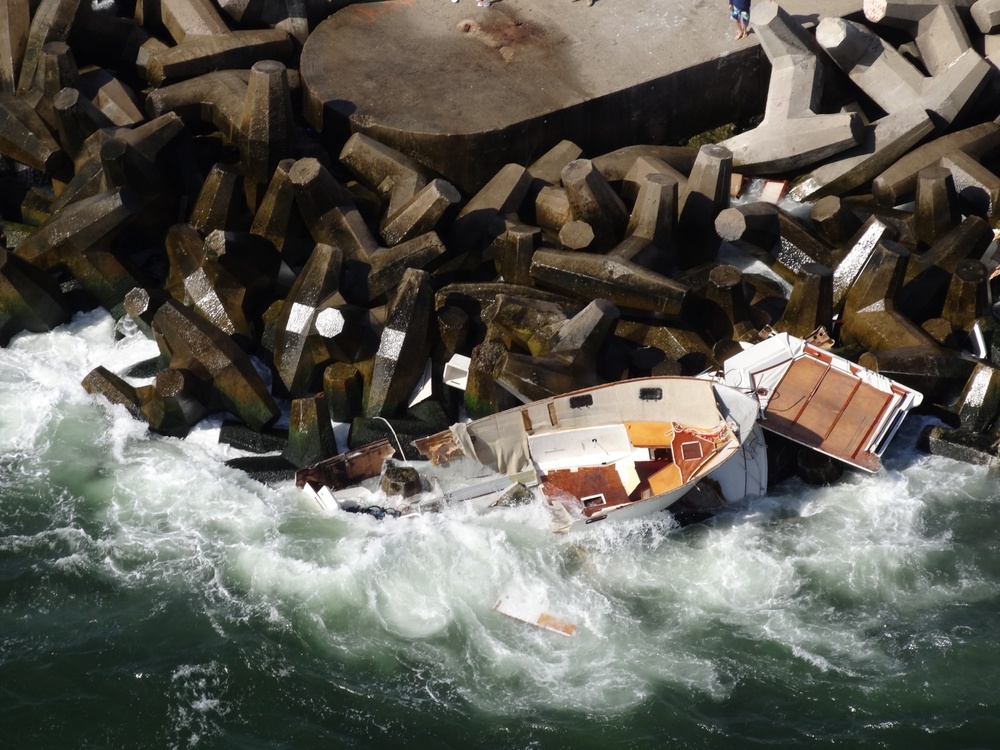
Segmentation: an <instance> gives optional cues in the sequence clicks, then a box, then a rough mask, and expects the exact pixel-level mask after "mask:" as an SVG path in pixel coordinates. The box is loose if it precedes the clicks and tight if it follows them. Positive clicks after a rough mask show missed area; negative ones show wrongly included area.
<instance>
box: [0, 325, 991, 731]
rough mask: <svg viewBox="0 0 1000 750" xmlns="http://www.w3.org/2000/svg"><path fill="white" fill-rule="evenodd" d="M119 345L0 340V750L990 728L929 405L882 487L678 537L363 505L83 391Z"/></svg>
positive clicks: (959, 547) (959, 508)
mask: <svg viewBox="0 0 1000 750" xmlns="http://www.w3.org/2000/svg"><path fill="white" fill-rule="evenodd" d="M120 336H121V333H120V332H119V334H118V335H117V336H116V331H115V325H114V322H113V321H112V319H111V318H110V317H109V316H107V315H106V314H104V313H99V312H95V313H88V314H83V315H78V316H77V317H76V318H75V319H74V320H73V322H72V323H71V324H69V325H67V326H64V327H62V328H60V329H58V330H56V331H54V332H52V333H48V334H42V335H24V336H18V337H16V338H15V339H14V340H13V341H12V342H11V343H10V345H9V346H8V347H7V348H5V349H3V350H0V747H5V748H6V747H10V748H195V747H202V748H215V747H220V748H223V747H224V748H230V747H239V748H279V747H287V748H335V747H356V748H367V747H427V748H449V747H455V748H467V747H488V748H549V747H551V748H568V747H580V748H607V747H623V748H626V747H627V748H631V747H655V746H660V745H666V744H669V745H670V746H672V747H679V748H714V747H720V748H721V747H740V748H744V747H748V746H760V745H771V746H793V745H794V746H802V747H814V746H833V747H890V748H896V747H898V748H913V747H962V748H972V747H983V748H986V747H997V746H998V745H1000V740H998V739H997V738H998V737H1000V718H998V716H1000V713H998V711H997V706H998V705H1000V607H998V603H1000V510H998V505H997V497H998V494H1000V482H998V480H997V478H996V476H994V475H992V474H990V473H988V472H987V471H986V470H985V469H983V468H981V467H974V466H968V465H964V464H960V463H955V462H952V461H949V460H946V459H942V458H937V457H929V456H925V455H922V454H920V453H918V452H917V451H916V450H915V448H914V445H915V439H916V435H917V433H918V432H919V429H920V427H921V423H920V421H919V420H917V419H914V418H910V420H909V421H908V422H907V423H906V425H905V426H904V429H903V431H902V432H901V433H900V435H899V436H898V437H897V439H896V441H895V443H894V444H893V446H892V447H891V449H890V451H889V453H888V455H887V456H886V460H885V463H886V468H885V470H884V471H882V472H881V473H879V474H876V475H867V474H861V473H848V474H846V475H845V476H844V478H843V479H842V481H840V482H838V483H837V484H836V485H835V486H832V487H823V488H817V487H808V486H805V485H803V484H801V483H800V482H797V481H790V482H788V483H786V484H784V485H783V486H781V487H780V488H779V489H778V490H777V491H776V492H774V493H772V494H771V495H770V496H768V497H767V498H765V499H763V500H760V501H756V502H754V504H753V505H750V506H747V507H740V508H736V509H734V510H732V511H731V512H727V513H725V514H723V515H722V516H720V517H718V518H716V519H715V520H713V521H712V522H710V523H707V524H702V525H697V526H692V527H688V528H684V529H679V528H676V527H675V526H674V525H673V524H672V523H671V522H670V520H669V518H668V517H666V516H662V517H647V518H646V519H643V520H640V521H637V522H633V523H628V524H620V525H606V526H601V527H598V528H596V529H594V530H593V532H591V533H586V534H578V535H564V536H556V535H552V534H550V533H548V532H547V531H544V530H543V529H544V527H545V519H544V518H540V517H537V514H538V513H540V512H543V511H541V510H540V509H538V508H533V507H524V508H511V509H502V510H500V511H497V512H494V513H487V514H478V513H475V512H472V511H471V510H470V509H467V508H461V507H457V508H451V509H448V510H446V511H445V512H443V513H441V514H439V515H434V516H421V517H419V518H414V519H400V520H391V519H389V520H386V521H378V520H376V519H374V518H372V517H370V516H366V515H353V514H347V513H341V512H335V511H334V512H331V511H323V510H321V509H320V508H318V507H317V506H316V505H314V504H313V503H312V501H310V500H309V499H308V498H307V497H306V496H305V495H304V494H303V493H300V492H299V491H297V490H296V489H295V488H294V486H293V485H292V483H291V482H289V483H287V484H282V485H278V486H265V485H262V484H258V483H256V482H255V481H253V480H251V479H250V478H248V477H247V476H246V475H244V474H242V473H241V472H239V471H236V470H234V469H230V468H228V467H226V466H225V465H224V461H225V460H226V459H227V458H230V457H232V456H233V455H236V454H235V452H234V451H233V449H232V448H229V447H227V446H224V445H220V444H218V442H217V431H216V430H214V429H213V424H212V423H211V422H209V423H207V424H206V425H205V426H204V427H201V428H200V429H198V430H196V431H195V432H194V433H193V434H192V435H191V436H190V437H188V438H187V439H185V440H177V439H173V438H164V437H158V436H154V435H152V434H150V433H149V432H148V431H147V429H146V428H145V426H144V424H143V423H141V422H139V421H136V420H135V419H133V418H132V417H131V416H129V415H128V413H127V412H126V411H125V410H124V409H123V408H122V407H120V406H113V405H111V404H110V403H108V402H107V401H105V400H102V399H101V398H97V397H92V396H90V395H88V394H87V393H86V392H85V391H84V389H83V388H82V386H81V385H80V383H81V380H82V379H83V378H84V376H85V375H86V374H87V373H88V372H89V371H90V370H91V369H93V368H94V367H96V366H98V365H104V366H105V367H107V368H109V369H111V370H112V371H122V370H124V368H126V367H127V366H128V365H129V364H130V363H132V362H136V361H140V360H142V359H145V358H148V357H150V356H153V355H155V353H156V349H155V346H153V344H152V343H151V342H149V341H147V340H146V339H144V338H142V336H141V335H140V334H137V333H135V332H131V333H127V334H126V335H125V336H124V338H121V337H120ZM504 595H508V596H514V597H517V598H519V600H522V601H525V602H530V603H532V604H533V605H534V606H537V607H539V608H541V609H542V610H544V611H545V612H547V613H549V614H551V615H552V616H553V617H556V618H558V619H560V620H562V621H565V622H567V623H571V624H572V625H574V626H575V628H576V629H575V632H574V633H573V635H572V636H568V637H567V636H565V635H562V634H559V633H554V632H551V631H547V630H542V629H539V628H535V627H531V626H529V625H526V624H524V623H522V622H519V621H517V620H514V619H511V618H508V617H505V616H504V615H502V614H500V613H499V612H497V611H496V610H494V604H495V603H496V601H497V600H498V598H500V597H501V596H504Z"/></svg>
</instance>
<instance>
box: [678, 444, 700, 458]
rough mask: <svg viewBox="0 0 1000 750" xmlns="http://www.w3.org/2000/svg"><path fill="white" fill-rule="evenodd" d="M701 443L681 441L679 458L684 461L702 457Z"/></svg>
mask: <svg viewBox="0 0 1000 750" xmlns="http://www.w3.org/2000/svg"><path fill="white" fill-rule="evenodd" d="M702 455H703V454H702V452H701V443H698V442H695V441H692V442H690V443H681V458H683V459H684V460H685V461H696V460H697V459H699V458H701V457H702Z"/></svg>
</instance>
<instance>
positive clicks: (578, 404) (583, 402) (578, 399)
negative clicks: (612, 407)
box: [569, 393, 594, 409]
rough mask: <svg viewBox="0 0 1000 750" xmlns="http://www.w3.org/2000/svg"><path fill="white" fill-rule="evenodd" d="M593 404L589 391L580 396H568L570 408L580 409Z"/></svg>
mask: <svg viewBox="0 0 1000 750" xmlns="http://www.w3.org/2000/svg"><path fill="white" fill-rule="evenodd" d="M593 405H594V397H593V396H592V395H590V394H589V393H585V394H583V395H582V396H570V397H569V408H570V409H582V408H583V407H585V406H593Z"/></svg>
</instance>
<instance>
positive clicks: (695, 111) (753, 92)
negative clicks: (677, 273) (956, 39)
mask: <svg viewBox="0 0 1000 750" xmlns="http://www.w3.org/2000/svg"><path fill="white" fill-rule="evenodd" d="M799 4H801V5H803V6H805V5H807V4H806V3H804V2H802V0H799ZM792 5H793V6H794V5H795V3H792ZM833 5H835V6H837V7H838V9H842V8H844V7H845V4H844V3H842V2H841V3H834V4H833ZM855 5H856V6H857V7H858V9H860V2H854V3H851V6H855ZM792 12H795V11H794V10H793V11H792ZM814 17H816V16H814ZM733 34H734V27H733V25H732V23H731V21H730V19H729V17H728V13H727V10H726V5H725V4H724V3H722V4H720V3H719V2H717V0H716V1H710V0H696V1H695V2H692V3H649V2H646V0H597V2H596V3H595V4H594V5H593V6H587V4H586V3H571V2H569V0H500V1H499V2H494V3H493V4H492V5H490V6H489V7H477V5H476V3H475V2H474V1H473V0H460V2H457V3H451V2H444V1H443V0H386V1H384V2H377V3H362V4H356V5H351V6H349V7H347V8H344V9H343V10H341V11H339V12H337V13H335V14H334V15H333V16H331V17H330V18H328V19H327V20H326V21H324V22H322V23H321V24H319V25H318V26H317V28H316V29H315V30H314V31H313V33H312V34H311V35H310V37H309V40H308V41H307V42H306V44H305V47H304V48H303V51H302V56H301V63H300V72H301V75H302V81H303V84H304V90H305V111H306V117H307V119H308V120H309V121H310V123H311V124H312V126H313V127H315V128H316V129H317V130H320V131H322V132H323V134H324V136H326V137H327V138H328V139H329V140H330V141H332V142H336V141H337V140H338V139H344V138H346V136H347V135H349V134H350V132H355V131H361V132H364V133H366V134H368V135H370V136H372V137H373V138H376V139H377V140H379V141H381V142H382V143H385V144H387V145H389V146H391V147H393V148H396V149H398V150H400V151H403V152H404V153H407V154H408V155H410V156H413V157H414V158H416V159H417V160H418V161H420V162H421V163H423V164H425V165H426V166H428V167H430V168H432V169H434V170H435V171H437V172H438V173H440V174H441V175H442V176H444V177H445V178H446V179H448V180H449V181H451V182H453V183H454V184H455V185H456V186H458V187H459V188H460V189H462V190H463V191H466V192H472V191H474V190H476V189H478V188H479V187H481V186H482V185H483V184H484V183H485V182H486V181H487V180H488V179H489V177H490V176H491V175H492V174H494V173H495V172H496V171H497V169H499V168H500V167H501V166H503V165H504V164H507V163H510V162H516V163H519V164H524V165H527V164H530V163H531V162H532V161H534V159H536V158H537V157H539V156H540V155H542V154H543V153H545V151H546V150H548V149H549V148H551V147H552V146H554V145H555V144H556V143H558V142H559V141H561V140H563V139H569V140H572V141H573V142H574V143H576V144H577V145H579V146H580V147H581V148H582V149H583V151H584V154H587V155H591V156H593V155H597V154H601V153H604V152H606V151H610V150H613V149H615V148H619V147H621V146H622V145H625V144H627V143H667V142H672V141H676V140H678V139H680V138H682V137H686V136H690V135H694V134H696V133H698V132H701V131H702V130H705V129H707V128H709V127H714V126H716V125H718V124H719V123H720V122H734V121H739V120H743V119H745V118H747V117H749V116H752V115H755V114H758V113H760V112H761V111H762V110H763V100H764V95H765V92H766V88H767V82H766V73H765V72H764V71H762V68H761V58H762V56H761V55H760V53H759V47H758V44H757V40H756V37H755V36H754V35H752V34H751V36H750V37H749V38H748V39H744V40H741V41H735V40H734V39H733ZM375 40H377V41H378V43H377V44H376V43H374V41H375ZM765 67H766V65H765Z"/></svg>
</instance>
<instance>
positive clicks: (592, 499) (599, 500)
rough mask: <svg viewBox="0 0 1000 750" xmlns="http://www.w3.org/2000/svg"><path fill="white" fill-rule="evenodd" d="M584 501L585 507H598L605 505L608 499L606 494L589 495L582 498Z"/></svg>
mask: <svg viewBox="0 0 1000 750" xmlns="http://www.w3.org/2000/svg"><path fill="white" fill-rule="evenodd" d="M580 499H581V500H582V501H583V507H584V508H596V507H597V506H599V505H604V504H606V503H607V502H608V501H607V500H605V498H604V495H587V496H586V497H582V498H580Z"/></svg>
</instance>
